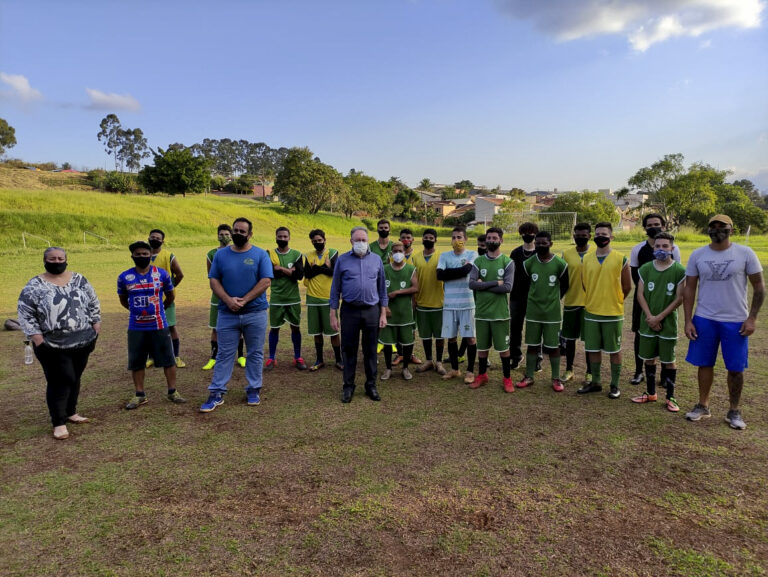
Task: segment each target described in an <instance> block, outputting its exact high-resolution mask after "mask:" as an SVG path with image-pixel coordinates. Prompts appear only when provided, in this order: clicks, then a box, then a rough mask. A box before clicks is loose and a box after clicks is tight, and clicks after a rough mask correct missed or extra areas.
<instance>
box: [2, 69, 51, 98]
mask: <svg viewBox="0 0 768 577" xmlns="http://www.w3.org/2000/svg"><path fill="white" fill-rule="evenodd" d="M0 82H2V83H3V84H6V85H8V86H10V88H11V89H10V90H3V91H0V95H3V96H7V97H10V98H13V99H16V100H20V101H21V102H32V101H34V100H41V99H42V98H43V95H42V93H41V92H40V91H39V90H37V89H35V88H32V86H30V84H29V80H27V77H26V76H22V75H21V74H6V73H5V72H0Z"/></svg>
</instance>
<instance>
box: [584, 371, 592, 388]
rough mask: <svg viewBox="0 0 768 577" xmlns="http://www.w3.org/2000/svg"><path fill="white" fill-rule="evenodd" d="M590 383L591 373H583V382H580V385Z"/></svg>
mask: <svg viewBox="0 0 768 577" xmlns="http://www.w3.org/2000/svg"><path fill="white" fill-rule="evenodd" d="M591 384H592V374H591V373H587V374H586V375H584V382H583V383H582V385H591Z"/></svg>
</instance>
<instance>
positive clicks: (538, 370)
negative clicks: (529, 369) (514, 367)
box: [536, 357, 544, 373]
mask: <svg viewBox="0 0 768 577" xmlns="http://www.w3.org/2000/svg"><path fill="white" fill-rule="evenodd" d="M541 361H542V359H540V358H539V357H536V372H537V373H540V372H541V371H543V370H544V369H542V368H541Z"/></svg>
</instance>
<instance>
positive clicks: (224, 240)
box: [219, 234, 232, 246]
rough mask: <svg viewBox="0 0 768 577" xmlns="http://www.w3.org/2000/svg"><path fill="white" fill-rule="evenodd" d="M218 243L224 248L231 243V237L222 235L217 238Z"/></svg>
mask: <svg viewBox="0 0 768 577" xmlns="http://www.w3.org/2000/svg"><path fill="white" fill-rule="evenodd" d="M219 242H220V243H221V244H223V245H224V246H226V245H228V244H229V243H230V242H232V237H231V236H226V235H224V234H222V235H221V236H220V237H219Z"/></svg>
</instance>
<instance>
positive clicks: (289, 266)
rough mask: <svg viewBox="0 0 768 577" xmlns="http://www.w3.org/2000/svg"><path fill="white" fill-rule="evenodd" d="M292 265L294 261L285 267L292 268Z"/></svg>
mask: <svg viewBox="0 0 768 577" xmlns="http://www.w3.org/2000/svg"><path fill="white" fill-rule="evenodd" d="M292 266H293V263H292V262H289V263H288V266H287V267H285V268H291V267H292Z"/></svg>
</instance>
